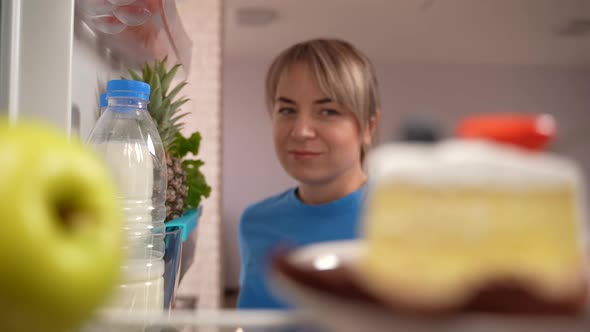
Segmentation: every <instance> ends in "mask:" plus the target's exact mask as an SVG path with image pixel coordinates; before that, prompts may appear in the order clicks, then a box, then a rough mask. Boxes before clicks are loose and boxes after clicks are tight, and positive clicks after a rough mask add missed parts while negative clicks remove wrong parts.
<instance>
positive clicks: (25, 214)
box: [0, 119, 123, 332]
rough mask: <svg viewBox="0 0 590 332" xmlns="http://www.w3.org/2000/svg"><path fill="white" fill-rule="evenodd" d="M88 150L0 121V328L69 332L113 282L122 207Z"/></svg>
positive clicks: (43, 129) (50, 133) (30, 126)
mask: <svg viewBox="0 0 590 332" xmlns="http://www.w3.org/2000/svg"><path fill="white" fill-rule="evenodd" d="M116 197H117V195H116V189H115V185H114V182H113V180H112V179H111V176H110V173H108V171H107V169H106V167H105V166H103V164H102V163H101V162H100V159H99V158H98V157H97V156H95V155H94V153H93V152H92V151H91V150H90V148H88V147H86V146H85V145H83V144H82V143H80V142H79V141H77V140H76V139H71V140H70V139H68V138H67V137H66V136H65V134H64V133H62V132H60V131H58V130H56V129H51V128H49V127H48V126H47V125H43V124H38V123H37V124H34V123H30V122H27V123H23V122H21V123H19V124H18V125H16V126H9V125H8V124H7V123H6V121H5V120H3V119H0V331H2V332H10V331H19V332H24V331H44V332H47V331H51V332H53V331H69V330H71V329H72V328H75V327H77V326H79V324H81V323H82V322H83V321H84V320H86V319H88V318H90V317H91V316H92V313H93V311H94V310H95V309H97V308H98V307H100V306H101V305H102V304H104V303H105V302H106V301H108V297H109V296H110V293H111V291H112V290H113V289H114V286H115V285H116V284H117V282H118V280H119V271H120V263H121V258H122V257H121V256H122V254H121V245H122V243H121V241H122V239H123V236H122V227H121V222H122V220H123V219H122V211H121V210H120V208H119V203H118V200H117V198H116Z"/></svg>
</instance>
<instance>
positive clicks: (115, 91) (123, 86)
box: [107, 80, 150, 100]
mask: <svg viewBox="0 0 590 332" xmlns="http://www.w3.org/2000/svg"><path fill="white" fill-rule="evenodd" d="M111 97H131V98H139V99H143V100H149V99H150V85H149V84H147V83H144V82H140V81H134V80H110V81H109V82H108V83H107V98H111Z"/></svg>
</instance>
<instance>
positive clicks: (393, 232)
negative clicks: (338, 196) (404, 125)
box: [360, 140, 587, 312]
mask: <svg viewBox="0 0 590 332" xmlns="http://www.w3.org/2000/svg"><path fill="white" fill-rule="evenodd" d="M368 166H369V175H370V181H371V183H370V186H369V188H370V193H369V196H368V198H367V205H366V211H365V212H366V213H365V223H364V237H365V239H366V242H367V252H366V255H365V256H364V258H363V259H362V262H361V266H360V267H361V271H360V275H361V277H362V278H363V281H364V282H365V284H366V285H367V287H368V288H369V289H370V290H371V291H372V292H373V294H375V295H377V296H379V297H380V298H382V299H384V300H385V301H387V302H388V303H390V304H392V305H394V306H396V307H397V308H402V309H408V310H410V311H423V312H440V311H449V310H450V311H453V310H464V309H470V308H471V309H473V308H475V309H482V310H491V311H507V312H510V311H514V312H535V311H536V310H537V309H539V310H538V311H540V312H551V311H553V310H555V311H565V312H574V311H576V310H578V309H580V308H581V307H582V305H583V303H584V301H585V299H586V287H587V280H586V276H587V273H586V268H585V263H586V256H585V253H586V246H585V241H584V237H585V230H584V225H583V224H584V220H585V215H584V199H583V197H582V188H581V187H582V184H583V181H582V179H581V174H580V171H579V170H578V168H577V166H576V165H575V164H574V163H573V162H571V161H569V160H566V159H564V158H561V157H558V156H555V155H552V154H549V153H541V152H532V151H527V150H524V149H520V148H517V147H513V146H509V145H502V144H498V143H492V142H485V141H470V140H454V141H446V142H443V143H439V144H436V145H420V144H403V145H402V144H390V145H384V146H381V147H379V148H377V149H376V150H375V151H373V153H371V154H370V155H369V159H368Z"/></svg>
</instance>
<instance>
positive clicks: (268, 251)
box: [238, 185, 366, 309]
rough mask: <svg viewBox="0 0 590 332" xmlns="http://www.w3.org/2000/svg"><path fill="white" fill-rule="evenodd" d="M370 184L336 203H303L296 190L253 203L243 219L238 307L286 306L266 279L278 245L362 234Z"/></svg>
mask: <svg viewBox="0 0 590 332" xmlns="http://www.w3.org/2000/svg"><path fill="white" fill-rule="evenodd" d="M365 188H366V185H364V186H363V187H361V188H360V189H358V190H357V191H354V192H352V193H350V194H348V195H347V196H344V197H342V198H340V199H338V200H335V201H333V202H329V203H326V204H320V205H307V204H305V203H303V202H302V201H301V200H300V199H299V198H298V197H297V193H296V188H292V189H289V190H287V191H286V192H284V193H282V194H279V195H276V196H273V197H270V198H267V199H265V200H263V201H261V202H259V203H256V204H253V205H251V206H249V207H248V208H247V209H246V210H245V211H244V213H243V214H242V218H241V220H240V230H239V237H240V256H241V258H242V264H241V272H240V285H241V287H240V295H239V297H238V308H241V309H248V308H252V309H254V308H256V309H281V308H288V306H287V305H286V304H285V303H283V302H282V301H280V300H279V299H277V298H275V297H274V296H273V295H272V294H271V293H270V290H269V286H268V283H267V270H268V266H269V258H270V255H272V253H273V250H275V249H277V246H281V245H286V246H288V247H293V246H295V247H297V246H302V245H307V244H311V243H317V242H323V241H335V240H349V239H354V238H357V237H358V225H359V224H358V221H359V220H360V213H361V206H362V201H363V199H364V196H365V195H364V193H365V191H366V190H365Z"/></svg>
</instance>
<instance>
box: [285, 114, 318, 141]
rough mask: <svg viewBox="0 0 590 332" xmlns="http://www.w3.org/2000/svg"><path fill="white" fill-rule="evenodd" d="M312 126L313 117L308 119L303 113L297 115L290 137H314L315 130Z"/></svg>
mask: <svg viewBox="0 0 590 332" xmlns="http://www.w3.org/2000/svg"><path fill="white" fill-rule="evenodd" d="M314 127H315V126H314V124H313V119H310V118H309V117H308V116H305V115H302V116H299V117H297V119H296V120H295V122H294V123H293V128H292V130H291V137H293V138H295V139H310V138H314V137H315V136H316V130H315V128H314Z"/></svg>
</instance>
